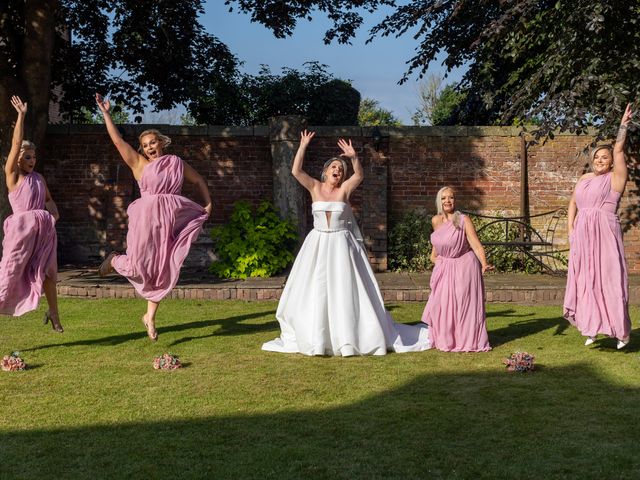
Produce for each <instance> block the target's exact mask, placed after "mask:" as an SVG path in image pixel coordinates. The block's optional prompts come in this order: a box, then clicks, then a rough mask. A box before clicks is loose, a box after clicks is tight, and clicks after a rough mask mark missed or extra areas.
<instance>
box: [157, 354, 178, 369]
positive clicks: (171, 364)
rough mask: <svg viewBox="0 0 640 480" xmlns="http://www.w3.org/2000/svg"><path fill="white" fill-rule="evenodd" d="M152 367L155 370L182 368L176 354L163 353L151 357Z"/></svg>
mask: <svg viewBox="0 0 640 480" xmlns="http://www.w3.org/2000/svg"><path fill="white" fill-rule="evenodd" d="M153 368H154V369H156V370H175V369H176V368H182V364H181V363H180V359H179V358H178V356H177V355H172V354H170V353H163V354H162V355H160V356H159V357H156V358H154V359H153Z"/></svg>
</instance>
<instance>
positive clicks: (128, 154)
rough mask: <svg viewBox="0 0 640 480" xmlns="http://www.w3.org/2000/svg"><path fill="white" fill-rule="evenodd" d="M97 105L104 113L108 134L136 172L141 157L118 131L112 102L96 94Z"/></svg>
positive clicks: (123, 158) (126, 161) (123, 157)
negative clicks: (112, 113) (114, 121)
mask: <svg viewBox="0 0 640 480" xmlns="http://www.w3.org/2000/svg"><path fill="white" fill-rule="evenodd" d="M96 103H97V104H98V108H99V109H100V112H102V116H103V118H104V124H105V126H106V127H107V132H109V137H111V141H112V142H113V144H114V145H115V147H116V148H117V149H118V152H119V153H120V156H121V157H122V160H124V162H125V163H126V164H127V165H128V166H129V168H131V170H133V171H134V172H136V171H137V170H138V169H139V168H140V166H141V157H142V156H141V155H140V154H139V153H138V152H137V151H136V150H135V149H134V148H133V147H132V146H131V145H129V144H128V143H127V142H125V140H124V138H122V135H120V132H119V131H118V127H116V125H115V124H114V123H113V119H112V118H111V113H109V110H111V102H109V100H108V99H106V98H103V97H102V95H100V94H99V93H96Z"/></svg>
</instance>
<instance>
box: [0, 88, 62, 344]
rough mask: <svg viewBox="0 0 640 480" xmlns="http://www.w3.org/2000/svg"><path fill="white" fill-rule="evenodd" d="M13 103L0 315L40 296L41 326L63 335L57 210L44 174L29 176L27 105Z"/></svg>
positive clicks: (32, 159)
mask: <svg viewBox="0 0 640 480" xmlns="http://www.w3.org/2000/svg"><path fill="white" fill-rule="evenodd" d="M11 104H12V105H13V108H15V109H16V111H17V112H18V118H17V120H16V125H15V127H14V130H13V140H12V142H11V150H10V151H9V156H8V157H7V163H6V165H5V167H4V173H5V177H6V182H7V190H8V191H9V203H10V204H11V209H12V210H13V214H12V215H11V216H9V217H7V219H6V220H5V222H4V240H3V242H2V260H1V261H0V313H2V314H4V315H13V316H19V315H22V314H23V313H26V312H30V311H32V310H35V309H37V308H38V302H39V301H40V296H41V295H42V292H43V291H44V294H45V296H46V298H47V303H48V304H49V310H47V312H46V313H45V314H44V323H45V324H46V323H47V322H49V321H50V322H51V326H52V327H53V330H54V331H56V332H59V333H62V332H63V331H64V329H63V328H62V325H61V324H60V318H59V315H58V296H57V293H56V280H57V276H58V261H57V258H56V255H57V253H56V250H57V243H58V237H57V236H56V228H55V223H56V221H57V220H58V218H59V215H58V208H57V207H56V204H55V202H54V201H53V199H52V198H51V194H50V193H49V189H48V188H47V184H46V183H45V181H44V178H42V175H40V174H39V173H37V172H34V171H33V169H34V167H35V165H36V146H35V145H34V144H33V143H31V142H30V141H28V140H23V134H24V119H25V116H26V114H27V104H26V103H23V102H22V100H20V98H19V97H16V96H14V97H12V98H11Z"/></svg>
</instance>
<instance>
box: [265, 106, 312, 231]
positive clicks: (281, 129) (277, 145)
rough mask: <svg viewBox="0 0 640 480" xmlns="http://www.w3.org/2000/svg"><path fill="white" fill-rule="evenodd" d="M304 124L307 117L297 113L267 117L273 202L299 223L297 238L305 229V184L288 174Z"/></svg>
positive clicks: (305, 125) (282, 211)
mask: <svg viewBox="0 0 640 480" xmlns="http://www.w3.org/2000/svg"><path fill="white" fill-rule="evenodd" d="M305 128H307V120H306V119H305V118H304V117H301V116H298V115H286V116H280V117H272V118H270V119H269V140H270V142H271V158H272V161H273V204H274V205H275V207H276V208H277V209H278V210H279V211H280V214H281V215H282V216H283V217H290V218H293V219H294V221H296V222H297V224H298V234H299V235H300V239H301V241H302V239H303V238H304V235H305V234H306V232H307V225H306V223H307V212H305V211H304V210H305V209H304V196H305V195H306V194H307V192H306V191H305V189H304V187H302V185H300V184H299V183H298V181H297V180H296V179H295V178H294V176H293V175H291V167H292V165H293V157H294V156H295V154H296V151H297V150H298V146H299V145H300V132H301V131H302V130H304V129H305Z"/></svg>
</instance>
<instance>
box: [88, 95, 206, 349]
mask: <svg viewBox="0 0 640 480" xmlns="http://www.w3.org/2000/svg"><path fill="white" fill-rule="evenodd" d="M96 102H97V104H98V107H99V108H100V111H101V112H102V115H103V116H104V122H105V125H106V127H107V131H108V132H109V136H110V137H111V140H112V141H113V143H114V145H115V146H116V148H117V149H118V152H119V153H120V155H121V156H122V159H123V160H124V161H125V163H126V164H127V165H128V166H129V168H131V170H132V171H133V176H134V178H135V179H136V180H137V181H138V184H139V186H140V193H141V198H140V199H138V200H136V201H135V202H133V203H132V204H131V205H129V208H128V209H127V215H128V216H129V231H128V233H127V253H126V254H124V255H118V254H116V253H115V252H111V253H110V254H109V255H108V256H107V258H106V259H105V261H104V262H103V263H102V265H100V269H99V273H100V275H107V274H109V273H111V272H112V271H113V270H115V271H117V272H118V273H119V274H120V275H122V276H124V277H126V278H127V279H128V280H129V282H131V284H132V285H133V287H134V288H135V289H136V291H137V292H138V294H139V295H140V296H141V297H143V298H145V299H146V300H147V312H146V313H145V314H144V315H143V316H142V323H143V324H144V325H145V327H146V329H147V335H148V336H149V338H150V339H151V340H154V341H155V340H157V338H158V332H157V330H156V312H157V311H158V306H159V303H160V300H162V299H163V298H164V297H165V296H166V295H167V294H169V292H171V290H172V289H173V287H175V285H176V283H177V281H178V276H179V275H180V268H181V267H182V263H183V262H184V259H185V258H186V256H187V254H188V253H189V248H190V246H191V243H192V242H193V241H195V239H196V238H197V237H198V234H199V233H200V231H201V229H202V225H203V224H204V222H205V221H206V219H207V218H208V216H209V215H210V214H211V209H212V206H211V196H210V195H209V190H208V188H207V184H206V183H205V181H204V179H203V178H202V177H201V176H200V175H199V174H198V173H197V172H196V171H195V170H194V169H193V168H192V167H191V166H190V165H189V164H187V163H186V162H185V161H183V160H182V159H181V158H180V157H177V156H175V155H167V154H165V153H164V149H165V147H166V146H167V145H169V143H170V141H171V140H170V139H169V138H168V137H166V136H164V135H162V134H161V133H160V132H158V131H157V130H146V131H144V132H142V134H140V137H139V140H140V148H139V151H140V152H142V154H140V153H138V152H137V151H135V150H134V149H133V148H132V147H131V146H130V145H129V144H128V143H127V142H125V141H124V139H123V138H122V137H121V136H120V133H119V132H118V129H117V128H116V126H115V125H114V123H113V120H112V119H111V115H110V114H109V109H110V107H111V105H110V102H109V100H106V99H103V98H102V97H101V96H100V95H98V94H96ZM183 180H186V181H188V182H190V183H193V184H195V185H196V186H197V187H198V190H199V192H200V195H201V196H202V198H203V199H204V202H205V206H204V207H201V206H200V205H198V204H197V203H195V202H193V201H191V200H189V199H188V198H185V197H183V196H181V195H180V192H181V189H182V183H183Z"/></svg>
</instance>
